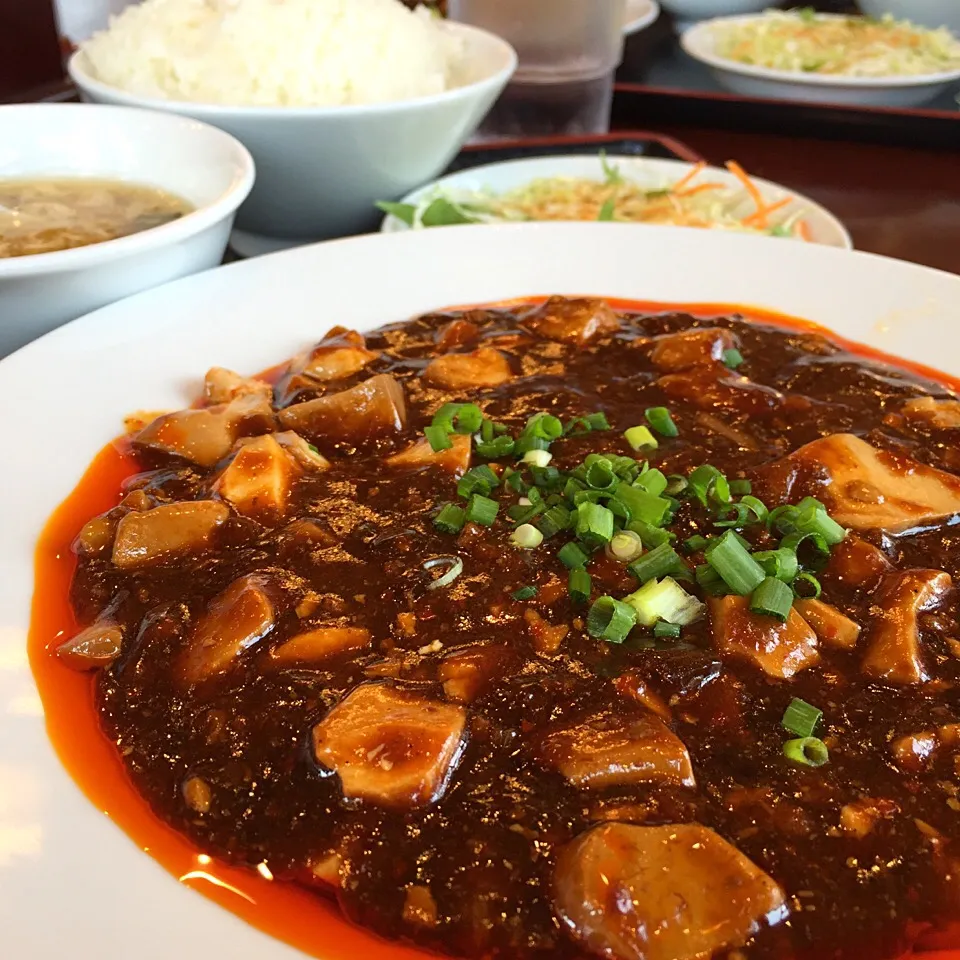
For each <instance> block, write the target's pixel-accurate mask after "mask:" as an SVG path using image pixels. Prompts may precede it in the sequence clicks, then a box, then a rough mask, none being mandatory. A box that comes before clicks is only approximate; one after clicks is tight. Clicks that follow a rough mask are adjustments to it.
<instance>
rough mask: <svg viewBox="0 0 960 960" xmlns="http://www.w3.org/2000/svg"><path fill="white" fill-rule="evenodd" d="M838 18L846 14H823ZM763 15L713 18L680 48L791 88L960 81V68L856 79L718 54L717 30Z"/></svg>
mask: <svg viewBox="0 0 960 960" xmlns="http://www.w3.org/2000/svg"><path fill="white" fill-rule="evenodd" d="M822 16H836V17H837V18H838V19H839V18H840V17H842V16H843V15H842V14H836V15H831V14H823V15H822ZM762 17H763V14H736V15H733V16H728V17H712V18H711V19H709V20H700V21H698V22H697V23H695V24H694V25H693V26H691V27H690V28H689V29H687V30H685V31H684V32H683V33H682V34H681V35H680V46H681V47H682V49H683V51H684V52H685V53H686V54H687V55H688V56H690V57H693V59H694V60H699V61H700V62H701V63H704V64H706V65H707V66H708V67H711V68H713V69H715V70H719V71H721V72H723V73H735V74H738V75H740V76H743V77H751V78H753V79H756V80H767V81H770V82H776V83H783V84H786V85H788V86H801V87H825V88H838V89H841V90H846V91H856V90H864V91H867V90H877V89H900V88H903V87H935V86H941V85H944V84H949V83H952V82H953V81H954V80H956V79H958V78H960V69H957V70H948V71H944V72H943V73H929V74H918V75H915V76H899V77H898V76H886V77H854V76H847V75H845V74H819V73H794V72H791V71H789V70H775V69H773V68H771V67H757V66H753V65H751V64H746V63H738V62H737V61H736V60H730V59H729V58H727V57H722V56H720V54H718V53H717V52H716V28H717V27H718V26H719V25H721V24H724V23H731V24H736V23H749V22H751V21H753V20H758V19H761V18H762Z"/></svg>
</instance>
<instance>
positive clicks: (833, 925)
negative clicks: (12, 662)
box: [33, 298, 960, 960]
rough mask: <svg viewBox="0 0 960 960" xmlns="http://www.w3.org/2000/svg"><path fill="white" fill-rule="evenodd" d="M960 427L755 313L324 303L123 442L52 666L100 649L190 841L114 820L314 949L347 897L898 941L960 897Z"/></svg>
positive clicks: (502, 934)
mask: <svg viewBox="0 0 960 960" xmlns="http://www.w3.org/2000/svg"><path fill="white" fill-rule="evenodd" d="M958 428H960V403H958V402H957V401H956V400H955V399H953V396H952V394H949V393H948V391H946V390H945V389H944V388H943V387H942V386H939V385H937V384H935V383H933V382H931V381H929V380H926V379H923V378H922V377H919V376H917V375H915V374H912V373H908V372H904V371H899V370H896V369H894V368H892V367H890V366H888V365H885V364H883V363H881V362H879V361H876V360H869V359H865V358H863V357H861V356H857V355H856V354H853V353H850V352H848V351H847V350H845V349H843V347H842V346H840V345H838V344H837V343H834V342H831V340H830V339H828V338H826V337H824V336H823V335H821V334H820V333H818V332H816V331H815V330H812V329H799V330H797V329H784V328H782V327H777V326H774V325H767V324H762V323H756V322H746V321H744V320H742V319H740V318H738V317H736V316H727V317H716V316H700V317H699V318H698V317H694V316H691V315H690V314H688V313H685V312H668V313H651V312H649V310H647V311H643V312H640V311H639V310H637V309H630V305H628V304H623V305H617V307H616V309H613V308H611V307H610V306H608V305H606V304H604V303H603V302H601V301H590V300H581V301H564V300H561V299H559V298H555V299H553V300H550V301H548V302H547V303H546V304H523V305H517V306H511V307H499V308H475V309H471V310H464V311H452V312H448V313H438V314H432V315H429V316H426V317H421V318H418V319H416V320H413V321H410V322H407V323H402V324H394V325H392V326H389V327H385V328H383V329H381V330H379V331H376V332H374V333H371V334H368V335H367V336H366V337H365V338H364V337H360V336H359V335H357V334H354V333H351V332H350V331H344V330H342V329H338V330H334V331H332V332H331V334H330V335H328V337H327V338H325V339H324V341H322V342H321V343H320V344H319V345H318V346H317V347H316V348H314V349H313V350H311V351H308V352H307V353H305V354H303V355H302V356H300V357H298V358H296V359H295V360H294V361H292V362H291V364H290V365H289V367H288V368H286V369H285V370H284V371H282V373H281V375H280V376H279V378H278V380H277V382H276V384H271V383H268V382H266V381H263V380H257V379H245V378H242V377H240V376H238V375H236V374H232V373H231V372H229V371H224V370H220V369H216V370H213V371H211V372H210V373H209V374H208V376H207V386H206V396H205V400H204V403H203V405H202V406H201V407H199V408H194V409H191V410H188V411H181V412H179V413H174V414H168V415H165V416H163V417H160V418H159V419H157V420H154V421H152V422H150V423H147V424H145V425H143V426H142V428H140V429H139V430H138V431H137V432H136V433H134V434H133V435H132V437H131V440H130V443H129V447H128V448H127V449H126V451H125V452H124V453H123V454H122V456H121V455H120V454H118V453H113V452H108V453H106V454H104V458H103V460H102V462H101V464H100V465H99V466H98V470H102V471H105V472H106V473H107V474H109V475H110V476H111V477H112V478H114V479H113V481H112V482H111V483H110V484H108V487H109V488H111V489H115V484H116V483H117V482H118V481H119V480H120V478H121V477H122V476H125V479H123V481H122V483H121V487H122V490H121V493H120V495H119V497H114V498H110V497H107V496H105V495H104V491H103V488H102V486H99V485H98V486H97V487H96V488H94V487H92V486H91V487H90V488H85V489H86V490H87V491H88V492H89V493H91V494H92V496H93V498H92V499H91V500H90V501H89V502H85V503H83V504H82V505H78V506H77V508H76V509H77V510H78V511H80V512H81V513H82V518H81V519H83V520H85V521H87V522H86V523H85V524H84V525H83V528H82V530H80V532H79V535H78V537H77V539H76V542H75V550H76V553H77V561H76V565H75V569H74V564H73V562H72V561H71V560H70V559H69V558H68V557H63V556H61V557H60V559H59V560H58V561H57V564H58V566H57V567H56V568H54V569H53V570H49V571H47V572H46V576H49V577H52V581H51V582H52V583H53V585H54V587H59V588H61V589H62V587H63V586H65V582H66V579H67V578H68V577H70V576H71V575H72V583H71V586H70V596H71V600H72V604H73V608H74V611H75V614H76V619H77V623H78V624H79V625H81V627H82V629H78V628H76V627H73V626H72V625H69V624H68V618H67V615H66V611H64V610H63V609H62V608H59V609H60V614H57V613H56V611H57V609H58V608H56V607H50V605H49V604H46V605H41V604H40V603H39V602H38V604H37V605H36V606H35V610H36V616H37V617H38V618H41V617H52V618H53V621H50V620H47V621H45V623H44V625H41V623H40V620H39V619H38V620H37V621H36V622H35V631H34V643H35V644H36V643H37V642H38V640H39V641H40V642H42V643H46V644H49V645H50V648H51V650H55V651H56V653H55V656H56V660H55V659H54V657H53V656H52V655H51V653H50V652H47V651H45V650H40V649H38V648H37V647H36V646H35V647H34V649H33V655H34V664H35V669H36V670H37V672H38V678H39V680H40V686H41V692H42V693H44V696H45V700H46V701H47V703H48V706H52V704H51V690H52V688H53V687H54V686H57V687H58V688H59V689H60V690H62V691H64V690H66V691H70V692H69V693H68V696H69V698H71V699H69V700H63V701H62V702H63V703H66V702H69V703H70V704H71V713H72V718H73V722H74V723H75V718H76V716H77V715H78V714H79V713H83V711H84V709H86V714H85V715H86V716H87V717H88V718H90V717H91V714H90V711H89V706H90V694H91V689H90V687H89V686H88V681H87V680H86V674H84V673H80V674H73V673H72V672H71V671H70V670H69V669H68V667H74V668H77V669H79V670H81V671H84V670H93V671H94V688H93V691H92V692H93V697H92V700H93V703H94V705H95V709H96V713H97V719H98V723H99V726H100V728H101V729H102V731H103V733H104V734H106V738H105V739H104V740H102V741H100V742H99V746H98V747H96V748H95V749H94V750H93V752H92V753H91V757H92V758H93V759H92V760H87V761H86V762H88V763H90V762H92V763H94V764H97V765H98V768H97V769H98V777H99V778H106V779H107V780H108V781H109V782H111V783H112V784H113V785H114V787H118V786H119V784H120V783H121V782H122V780H123V775H124V774H125V775H126V776H127V777H129V778H130V781H131V782H132V783H133V785H134V787H135V789H136V791H137V793H138V794H139V795H140V797H142V798H143V799H144V800H145V801H146V802H147V803H148V804H149V806H150V809H151V810H152V811H153V814H154V815H155V816H156V817H158V818H159V820H160V821H162V822H163V823H165V824H167V825H168V827H169V828H172V831H173V832H167V830H166V829H165V828H163V827H161V826H160V825H159V824H158V823H157V822H156V821H155V820H153V819H152V817H151V816H150V815H148V814H146V813H145V811H144V810H143V808H141V807H137V806H136V805H131V806H129V807H127V806H124V807H123V808H122V809H120V810H119V811H118V814H117V819H118V821H119V822H120V823H121V825H122V826H124V827H125V828H126V829H128V830H129V831H130V832H131V833H133V834H134V835H135V836H137V837H138V839H141V840H142V839H143V838H145V837H147V838H148V839H149V842H150V845H151V847H154V846H156V845H157V844H158V843H159V846H160V850H159V851H158V855H159V856H160V858H161V859H162V860H164V861H165V862H166V863H167V865H168V866H170V867H171V868H173V869H175V870H177V872H179V873H181V874H183V875H184V876H185V882H194V883H195V885H197V886H199V887H201V888H202V887H203V883H202V882H200V883H197V882H196V881H197V877H198V875H203V874H204V873H206V875H207V876H208V877H209V876H213V877H216V876H219V877H221V878H223V877H229V881H228V880H223V879H221V884H226V885H227V886H231V885H233V884H232V882H235V886H236V889H238V890H240V891H241V892H243V891H247V892H248V899H250V900H255V899H259V900H260V901H261V902H263V901H264V900H265V901H267V902H268V903H269V904H270V905H271V907H272V909H273V910H274V913H273V914H272V916H273V917H274V919H271V918H270V916H266V915H265V914H264V913H263V912H261V913H256V912H253V911H252V910H251V908H250V907H249V906H242V907H241V908H240V910H239V912H242V913H244V914H245V915H247V916H249V917H250V918H251V919H252V920H253V921H254V922H256V923H258V924H260V925H262V926H265V927H267V928H269V929H270V930H271V932H275V933H277V934H278V935H280V936H284V937H286V938H288V939H292V940H294V941H295V942H296V943H297V944H298V945H300V946H303V947H304V948H306V949H308V950H311V951H314V952H316V953H317V954H318V955H324V954H323V953H322V951H324V950H328V951H329V950H331V949H333V948H330V947H329V945H328V943H321V942H320V937H321V933H320V931H321V930H322V929H324V925H326V928H329V925H330V924H333V923H336V922H337V921H335V920H334V919H333V918H332V916H331V914H330V913H329V911H328V908H327V907H326V906H325V904H326V903H327V902H329V901H331V900H334V901H336V903H337V904H338V906H339V908H340V910H341V911H342V912H343V914H344V915H345V916H346V917H347V918H349V919H350V920H352V921H354V922H355V923H356V924H358V925H359V926H360V927H366V928H369V929H371V930H374V931H376V932H377V933H380V934H381V935H383V936H384V937H386V938H389V939H391V940H399V941H410V942H413V943H416V944H421V945H423V946H427V947H430V948H433V949H438V950H441V951H443V952H447V953H450V954H453V955H466V956H477V957H479V956H485V955H490V954H492V953H496V952H499V953H500V954H502V955H506V956H511V957H548V956H549V957H571V958H573V957H582V956H584V955H599V956H608V957H615V958H626V960H634V958H636V960H645V958H649V960H676V958H681V957H684V958H685V957H690V958H693V957H710V956H716V957H727V956H731V955H742V956H745V957H750V958H774V957H776V958H798V960H799V958H814V957H823V956H833V957H838V958H854V957H856V958H868V960H883V958H893V957H898V956H901V955H903V954H904V952H906V951H908V950H909V949H910V947H911V944H912V943H913V942H914V941H915V940H916V938H917V937H918V936H919V935H924V936H927V937H928V938H929V937H930V936H931V934H933V935H937V934H936V931H938V930H945V929H947V928H949V927H950V925H951V923H952V922H954V921H955V920H957V919H958V917H957V913H958V911H957V907H956V903H957V899H956V898H957V893H958V891H957V889H956V884H957V882H958V881H957V878H956V865H955V852H954V850H955V843H956V840H955V838H956V837H957V835H958V832H960V825H958V821H957V811H958V810H960V797H958V794H960V786H958V784H960V772H958V765H957V763H956V756H957V749H958V744H960V726H958V721H960V703H958V698H957V695H956V693H955V684H956V681H957V679H958V677H960V659H958V657H960V634H958V630H957V608H956V597H955V592H954V588H953V578H954V577H955V576H956V575H957V568H958V557H960V550H958V546H960V545H958V543H957V541H956V538H955V535H954V533H953V527H952V522H953V520H954V518H955V516H956V514H957V512H958V511H960V479H958V478H957V476H955V471H960V463H958V461H957V455H956V453H955V443H954V442H953V440H954V439H955V437H956V431H957V429H958ZM96 475H97V476H99V475H101V474H96ZM118 499H119V502H118ZM104 510H105V512H100V511H104ZM93 514H97V516H95V517H94V516H93ZM70 517H71V521H70V522H71V523H72V524H73V529H72V530H71V532H75V531H76V521H77V515H76V513H71V514H70ZM61 519H62V518H61ZM55 522H61V521H55ZM62 522H66V521H62ZM64 533H65V530H64V528H63V527H62V526H61V527H59V529H58V532H57V536H60V537H62V536H63V535H64ZM40 573H41V578H43V577H44V575H45V574H44V571H43V570H41V571H40ZM44 589H45V587H44V585H43V583H41V596H42V594H43V591H44ZM41 606H43V609H45V610H46V611H47V613H46V614H44V613H42V612H41ZM51 611H52V612H51ZM61 615H62V619H59V617H60V616H61ZM55 625H57V626H59V628H60V629H65V628H67V627H68V626H69V632H68V633H66V634H64V636H61V637H59V638H57V640H56V642H55V643H53V642H52V630H53V627H54V626H55ZM84 703H85V704H86V707H83V706H82V705H83V704H84ZM58 710H59V708H58V707H57V708H54V709H53V712H52V713H51V714H50V720H51V724H52V729H53V732H54V734H55V735H56V731H57V726H58V720H57V717H58V716H59V715H60V714H59V713H58ZM60 748H61V750H63V749H64V748H65V745H64V743H63V742H62V741H61V743H60ZM67 760H68V764H69V765H71V766H72V767H73V768H74V770H75V771H76V769H77V763H78V761H77V759H76V758H73V759H71V758H69V757H68V758H67ZM80 774H81V780H86V777H84V776H83V770H82V764H81V770H80ZM87 789H88V790H91V789H93V792H94V793H98V791H101V792H99V796H101V797H103V796H104V795H105V794H104V792H102V787H99V786H98V787H95V788H92V787H91V783H90V781H89V780H87ZM95 799H96V797H95ZM111 802H113V801H111ZM164 838H165V839H164ZM172 838H176V839H172ZM181 838H182V839H181ZM197 851H199V854H200V856H201V857H202V858H203V859H202V860H200V861H196V860H195V859H194V861H190V857H191V856H194V857H195V855H196V852H197ZM191 862H193V865H194V867H195V869H194V870H192V871H191V870H188V869H187V867H188V866H190V863H191ZM198 863H199V866H197V864H198ZM201 867H202V869H201ZM188 874H189V876H187V875H188ZM267 878H269V879H267ZM223 889H224V887H223V886H221V887H219V888H218V890H219V893H218V894H217V896H218V899H220V900H221V901H222V902H229V901H230V896H229V895H227V894H225V893H223ZM208 892H212V891H208ZM678 904H680V905H681V906H678ZM284 905H286V907H285V906H284ZM291 905H295V906H291ZM234 906H235V907H236V906H240V905H239V904H234ZM284 911H286V912H284ZM296 914H299V915H300V920H299V922H296V923H295V921H294V915H296ZM278 916H279V917H280V918H281V919H280V920H279V921H278V920H277V919H276V918H277V917H278ZM305 917H309V918H310V922H309V923H307V922H305V921H304V918H305ZM313 922H315V923H316V926H313V925H312V923H313ZM652 930H657V931H659V932H658V933H657V934H656V935H651V934H650V933H649V931H652ZM356 935H357V934H356V933H351V934H350V936H356ZM360 949H364V950H366V951H367V952H366V953H365V954H364V955H371V956H372V955H374V954H375V953H376V952H377V951H380V950H383V951H388V950H389V949H391V948H389V947H387V946H375V945H373V941H370V945H369V947H361V948H360ZM336 950H339V947H338V948H336Z"/></svg>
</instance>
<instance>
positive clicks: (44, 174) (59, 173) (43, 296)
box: [0, 104, 254, 357]
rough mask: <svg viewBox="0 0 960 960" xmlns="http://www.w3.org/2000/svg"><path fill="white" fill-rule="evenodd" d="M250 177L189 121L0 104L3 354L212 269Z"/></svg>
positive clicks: (215, 137) (250, 169) (225, 143)
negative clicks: (127, 300) (80, 319)
mask: <svg viewBox="0 0 960 960" xmlns="http://www.w3.org/2000/svg"><path fill="white" fill-rule="evenodd" d="M253 180H254V165H253V160H252V158H251V157H250V154H249V153H248V152H247V150H246V148H245V147H243V146H242V145H241V144H240V143H239V142H238V141H237V140H235V139H234V138H233V137H231V136H230V135H229V134H227V133H224V132H223V131H221V130H218V129H215V128H214V127H211V126H208V125H207V124H204V123H201V122H199V121H196V120H191V119H188V118H186V117H179V116H175V115H171V114H162V113H158V112H155V111H147V110H136V109H129V108H121V107H111V106H99V105H97V106H94V105H90V104H27V105H11V106H4V107H0V357H3V356H5V355H7V354H8V353H11V352H12V351H14V350H16V349H18V348H19V347H21V346H23V345H24V344H26V343H28V342H29V341H31V340H34V339H36V338H37V337H39V336H41V335H42V334H44V333H47V332H48V331H50V330H52V329H53V328H54V327H57V326H59V325H61V324H63V323H66V322H67V321H69V320H72V319H74V318H75V317H78V316H81V315H82V314H84V313H87V312H89V311H90V310H94V309H96V308H97V307H100V306H103V305H105V304H107V303H110V302H112V301H114V300H119V299H121V298H123V297H126V296H129V295H130V294H133V293H138V292H140V291H141V290H146V289H148V288H150V287H154V286H157V285H158V284H161V283H165V282H167V281H168V280H174V279H177V278H178V277H184V276H187V275H188V274H191V273H196V272H198V271H200V270H205V269H208V268H209V267H213V266H216V265H217V264H218V263H220V262H221V260H222V259H223V254H224V251H225V250H226V246H227V241H228V239H229V236H230V230H231V229H232V227H233V221H234V217H235V215H236V211H237V207H239V205H240V204H241V203H242V202H243V200H244V199H245V198H246V197H247V195H248V194H249V193H250V190H251V188H252V186H253Z"/></svg>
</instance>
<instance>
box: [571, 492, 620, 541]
mask: <svg viewBox="0 0 960 960" xmlns="http://www.w3.org/2000/svg"><path fill="white" fill-rule="evenodd" d="M576 532H577V537H578V538H579V539H580V540H582V541H583V542H584V543H586V544H587V545H588V546H602V545H603V544H605V543H608V542H609V541H610V539H611V537H613V514H612V513H611V512H610V511H609V510H608V509H607V508H606V507H604V506H602V505H601V504H599V503H590V501H589V500H587V501H585V502H584V503H581V504H580V505H579V506H578V507H577V526H576Z"/></svg>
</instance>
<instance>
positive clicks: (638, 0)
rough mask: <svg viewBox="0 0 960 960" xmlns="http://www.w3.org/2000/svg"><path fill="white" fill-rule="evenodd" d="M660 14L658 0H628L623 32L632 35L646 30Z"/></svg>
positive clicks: (625, 34) (628, 35) (627, 35)
mask: <svg viewBox="0 0 960 960" xmlns="http://www.w3.org/2000/svg"><path fill="white" fill-rule="evenodd" d="M659 16H660V4H659V3H657V0H626V8H625V10H624V24H623V34H624V36H626V37H632V36H633V35H634V34H635V33H639V32H640V31H641V30H646V29H647V27H649V26H650V25H651V24H652V23H655V22H656V21H657V18H658V17H659Z"/></svg>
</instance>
